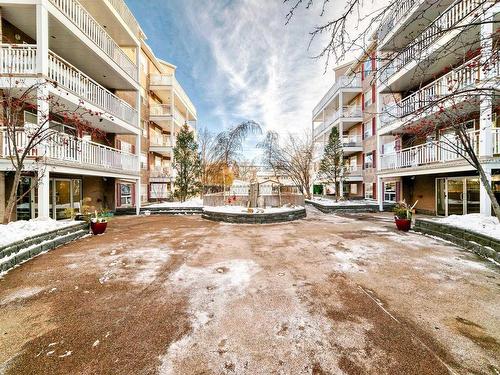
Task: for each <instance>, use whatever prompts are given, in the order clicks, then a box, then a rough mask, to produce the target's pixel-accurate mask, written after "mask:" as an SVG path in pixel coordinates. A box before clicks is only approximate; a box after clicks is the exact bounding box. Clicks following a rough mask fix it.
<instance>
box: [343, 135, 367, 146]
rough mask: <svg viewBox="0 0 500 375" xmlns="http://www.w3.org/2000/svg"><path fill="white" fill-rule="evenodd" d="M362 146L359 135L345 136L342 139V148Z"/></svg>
mask: <svg viewBox="0 0 500 375" xmlns="http://www.w3.org/2000/svg"><path fill="white" fill-rule="evenodd" d="M362 145H363V139H362V137H361V136H360V135H346V136H344V137H342V146H343V147H361V146H362Z"/></svg>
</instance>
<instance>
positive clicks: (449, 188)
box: [377, 0, 500, 215]
mask: <svg viewBox="0 0 500 375" xmlns="http://www.w3.org/2000/svg"><path fill="white" fill-rule="evenodd" d="M499 14H500V4H495V2H493V1H491V2H490V1H486V2H482V1H481V2H480V1H474V0H457V1H453V2H452V1H440V2H432V3H431V2H428V1H416V0H408V1H403V2H401V6H400V7H398V8H397V10H396V11H395V12H394V13H393V14H390V15H389V16H388V18H387V20H386V21H385V23H384V24H383V25H382V27H381V32H380V34H379V41H378V54H379V55H380V56H384V58H383V59H380V60H379V61H380V64H379V70H380V81H379V84H378V95H379V97H380V98H381V100H379V103H378V105H379V108H378V111H379V113H380V118H379V121H378V123H377V144H378V147H377V150H378V152H377V159H378V161H377V175H378V200H379V204H380V205H382V202H383V199H384V197H385V192H387V190H388V187H389V188H390V189H391V190H393V189H396V192H395V194H396V195H397V196H398V197H399V196H401V197H403V198H405V199H406V201H408V202H416V201H418V204H417V206H416V208H417V211H419V212H423V213H427V214H432V215H451V214H467V213H479V212H480V213H482V214H485V215H490V214H491V201H490V199H489V196H488V195H487V193H486V190H485V188H484V186H483V184H482V183H481V181H480V179H479V176H478V173H477V171H476V169H475V168H474V167H473V166H472V165H471V164H469V163H468V162H467V161H466V160H465V159H464V158H463V157H462V156H461V155H460V153H459V152H457V151H456V150H453V149H450V147H448V146H447V144H449V142H456V144H460V141H459V140H458V139H456V138H455V137H456V136H455V134H454V132H453V130H452V129H450V126H451V125H453V124H452V121H460V122H457V124H463V125H464V127H466V128H467V129H469V130H468V137H469V139H470V142H471V144H472V145H473V147H474V149H475V151H476V154H477V155H478V156H479V159H480V161H481V164H482V166H483V168H484V170H485V172H486V174H487V177H488V179H489V180H490V183H491V185H492V187H493V189H494V191H495V194H496V196H497V199H499V200H500V125H499V124H500V123H499V120H498V104H499V102H498V96H497V95H496V94H494V91H495V90H498V88H499V85H498V84H499V73H500V64H499V58H498V51H497V50H496V48H497V45H498V32H497V29H496V28H495V26H494V25H495V22H496V23H497V24H498V21H499V17H500V16H499ZM441 30H448V31H444V32H442V31H441ZM394 56H396V57H394ZM384 61H385V62H384ZM477 88H488V89H490V88H493V93H492V91H490V90H488V91H486V90H485V94H484V95H482V96H481V97H478V96H477V95H476V96H475V97H468V96H466V95H463V96H455V97H454V98H453V100H452V99H448V100H443V101H442V102H441V104H440V105H438V106H432V105H430V106H429V103H432V101H435V100H437V99H439V98H446V95H450V94H453V92H455V91H460V90H467V89H473V90H474V89H477ZM457 103H458V104H457ZM443 118H444V119H446V118H449V119H450V121H449V122H448V123H445V124H444V126H440V127H439V129H437V130H435V131H434V132H432V133H431V134H427V135H419V134H415V132H414V131H412V129H415V128H418V127H419V126H423V124H426V123H432V122H436V121H440V122H443V121H444V120H443Z"/></svg>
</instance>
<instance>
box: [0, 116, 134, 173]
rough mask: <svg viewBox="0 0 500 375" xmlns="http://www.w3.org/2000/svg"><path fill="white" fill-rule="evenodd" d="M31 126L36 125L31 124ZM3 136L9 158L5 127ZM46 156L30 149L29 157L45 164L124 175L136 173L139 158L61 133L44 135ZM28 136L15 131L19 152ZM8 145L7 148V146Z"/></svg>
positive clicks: (21, 131) (4, 154)
mask: <svg viewBox="0 0 500 375" xmlns="http://www.w3.org/2000/svg"><path fill="white" fill-rule="evenodd" d="M30 126H31V127H33V126H36V125H34V124H31V125H30ZM0 131H1V133H2V136H1V139H2V149H1V151H2V157H3V158H9V157H11V156H14V155H11V152H10V150H11V148H12V143H10V139H9V137H8V135H7V131H6V129H5V128H3V129H0ZM47 136H48V139H47V146H46V151H45V153H44V152H43V149H42V148H41V147H40V148H39V149H33V150H31V152H30V154H29V157H40V156H44V157H45V158H46V159H47V162H48V164H62V165H70V166H74V167H76V168H82V167H83V168H90V169H102V170H114V171H115V172H120V173H126V174H133V175H136V174H138V173H139V172H138V166H139V158H138V156H137V155H134V154H131V153H128V152H124V151H121V150H118V149H115V148H111V147H108V146H105V145H102V144H99V143H95V142H91V141H87V140H84V139H81V138H77V137H74V136H71V135H69V134H64V133H56V132H54V133H52V134H50V136H49V134H47ZM28 141H29V134H28V133H27V132H25V131H23V130H20V131H17V132H16V144H17V147H18V149H19V150H20V151H21V150H22V149H23V148H24V147H26V146H27V144H28ZM9 143H10V146H9Z"/></svg>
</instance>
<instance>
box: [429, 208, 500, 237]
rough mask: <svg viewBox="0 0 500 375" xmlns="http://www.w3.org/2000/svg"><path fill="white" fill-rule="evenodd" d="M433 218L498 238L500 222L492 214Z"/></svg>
mask: <svg viewBox="0 0 500 375" xmlns="http://www.w3.org/2000/svg"><path fill="white" fill-rule="evenodd" d="M434 220H435V221H437V222H438V223H440V224H447V225H451V226H454V227H457V228H462V229H467V230H470V231H472V232H477V233H481V234H484V235H486V236H489V237H493V238H497V239H500V224H499V222H498V219H497V218H496V217H494V216H484V215H481V214H468V215H450V216H448V217H443V218H439V219H434Z"/></svg>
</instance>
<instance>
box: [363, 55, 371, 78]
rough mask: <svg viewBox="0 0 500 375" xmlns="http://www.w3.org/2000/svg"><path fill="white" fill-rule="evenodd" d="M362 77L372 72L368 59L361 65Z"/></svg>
mask: <svg viewBox="0 0 500 375" xmlns="http://www.w3.org/2000/svg"><path fill="white" fill-rule="evenodd" d="M363 72H364V76H365V77H366V76H368V75H369V74H370V73H371V72H372V59H371V58H370V59H368V60H366V61H365V62H364V63H363Z"/></svg>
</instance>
